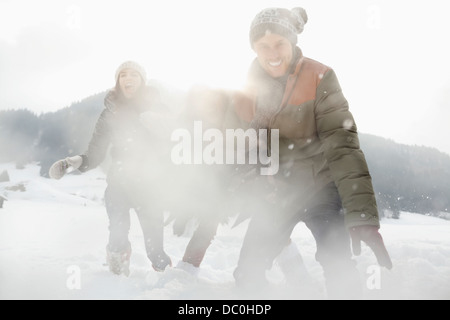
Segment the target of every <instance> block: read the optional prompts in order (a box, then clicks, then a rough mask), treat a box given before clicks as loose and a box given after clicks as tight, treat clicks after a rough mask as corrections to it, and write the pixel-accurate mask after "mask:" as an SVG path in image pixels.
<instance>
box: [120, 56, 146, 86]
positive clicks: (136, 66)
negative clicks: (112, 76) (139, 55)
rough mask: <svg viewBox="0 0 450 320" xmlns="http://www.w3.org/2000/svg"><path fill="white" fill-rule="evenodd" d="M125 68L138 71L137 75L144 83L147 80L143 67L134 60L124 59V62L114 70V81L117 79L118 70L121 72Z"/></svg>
mask: <svg viewBox="0 0 450 320" xmlns="http://www.w3.org/2000/svg"><path fill="white" fill-rule="evenodd" d="M125 69H133V70H135V71H137V72H138V73H139V75H140V76H141V78H142V81H143V82H144V84H145V83H146V82H147V73H146V72H145V69H144V68H143V67H142V66H141V65H140V64H139V63H137V62H135V61H131V60H129V61H125V62H124V63H122V64H121V65H120V66H119V67H118V68H117V70H116V83H117V80H119V74H120V72H122V71H123V70H125Z"/></svg>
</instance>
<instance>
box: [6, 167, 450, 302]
mask: <svg viewBox="0 0 450 320" xmlns="http://www.w3.org/2000/svg"><path fill="white" fill-rule="evenodd" d="M3 170H7V171H8V173H9V176H10V180H11V181H9V182H3V183H0V194H1V193H2V192H3V193H5V195H6V197H7V198H8V200H7V201H5V203H4V205H3V208H2V209H0V299H173V300H175V299H186V300H190V299H196V300H199V299H227V300H229V299H324V298H325V295H324V289H323V288H324V284H323V277H322V273H321V268H320V266H319V264H318V263H317V262H316V261H315V259H314V254H315V243H314V240H313V237H312V235H311V233H310V231H309V230H308V229H307V228H306V227H305V225H304V224H299V225H298V226H297V227H296V229H295V230H294V233H293V236H292V239H293V241H294V242H295V244H296V245H297V246H298V247H299V249H300V250H301V253H302V255H303V257H304V260H305V264H306V267H307V268H308V271H309V272H310V274H311V275H312V276H313V278H314V281H315V285H314V287H313V288H289V287H288V286H286V285H285V283H284V282H283V281H284V279H283V276H282V274H281V272H280V270H279V268H278V266H277V265H276V264H275V265H274V267H273V268H272V270H270V271H269V272H268V274H267V275H268V278H269V280H270V282H271V283H272V287H271V290H270V292H259V293H246V294H243V293H242V292H239V291H238V290H237V289H236V288H235V286H234V280H233V276H232V272H233V270H234V268H235V265H236V262H237V258H238V254H239V250H240V245H241V243H242V239H243V236H244V233H245V230H246V224H245V223H244V224H241V225H239V226H238V227H237V228H231V225H232V223H230V225H222V226H221V227H220V228H219V231H218V234H217V237H216V239H215V241H214V242H213V244H212V245H211V247H210V249H209V250H208V252H207V254H206V257H205V260H204V263H203V265H202V267H201V269H200V272H199V274H198V276H193V275H191V274H189V273H187V272H185V271H182V270H179V269H176V268H170V269H168V270H166V271H165V272H164V273H156V272H155V271H153V269H152V268H151V266H150V262H149V261H148V259H147V257H146V254H145V250H144V244H143V240H142V235H141V231H140V228H139V225H138V221H137V218H136V216H135V215H132V226H131V232H130V240H131V242H132V246H133V254H132V257H131V266H130V269H131V274H130V277H128V278H126V277H124V276H115V275H112V274H111V273H110V272H109V271H108V268H107V267H106V266H105V265H104V262H105V246H106V241H107V235H108V230H107V216H106V211H105V208H104V204H103V192H104V188H105V186H106V182H105V176H104V174H103V173H102V171H100V169H99V170H94V171H91V172H88V173H86V174H83V175H68V176H66V177H65V178H64V179H62V180H59V181H55V180H49V179H46V178H43V177H40V176H39V170H40V168H39V167H38V166H37V165H28V166H26V167H25V169H23V170H17V169H16V168H15V167H14V165H13V164H0V171H3ZM381 232H382V235H383V237H384V239H385V243H386V246H387V248H388V250H389V251H390V253H391V256H392V260H393V263H394V268H393V270H391V271H387V270H385V269H377V267H376V265H375V264H376V262H375V258H374V256H373V254H372V253H371V251H370V250H369V249H368V248H367V247H363V252H362V255H361V256H359V257H355V259H356V261H357V263H358V269H359V271H360V274H361V278H362V279H363V283H364V284H366V285H365V288H364V294H365V298H366V299H450V221H445V220H442V219H438V218H434V217H428V216H424V215H419V214H414V213H406V212H402V214H401V216H400V219H399V220H393V219H383V220H382V227H381ZM188 240H189V237H188V236H183V237H176V236H174V235H173V234H172V229H171V226H170V225H169V226H167V227H166V229H165V246H166V250H167V252H168V254H169V255H170V256H171V257H172V260H173V262H174V265H176V263H177V262H178V261H179V260H180V259H181V257H182V255H183V252H184V248H185V246H186V244H187V242H188ZM378 272H379V273H378Z"/></svg>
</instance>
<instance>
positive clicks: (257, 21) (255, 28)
mask: <svg viewBox="0 0 450 320" xmlns="http://www.w3.org/2000/svg"><path fill="white" fill-rule="evenodd" d="M306 22H308V15H307V14H306V11H305V9H303V8H294V9H292V10H288V9H284V8H267V9H264V10H262V11H261V12H260V13H258V14H257V15H256V17H255V18H254V19H253V21H252V24H251V27H250V44H251V45H252V46H253V43H254V42H255V41H257V40H258V39H260V38H261V37H263V36H264V35H265V34H266V33H267V32H268V31H270V32H272V33H276V34H279V35H280V36H283V37H285V38H286V39H288V40H289V41H290V42H291V44H292V45H294V46H295V45H296V44H297V35H298V34H300V33H302V32H303V28H304V26H305V24H306Z"/></svg>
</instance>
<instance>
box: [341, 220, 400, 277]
mask: <svg viewBox="0 0 450 320" xmlns="http://www.w3.org/2000/svg"><path fill="white" fill-rule="evenodd" d="M378 229H379V227H377V226H370V225H366V226H357V227H352V228H350V230H349V232H350V237H351V239H352V249H353V254H354V255H356V256H359V255H360V254H361V241H364V242H365V243H366V244H367V245H368V246H369V247H370V249H372V251H373V252H374V253H375V256H376V258H377V261H378V264H379V265H380V266H382V267H386V268H387V269H392V261H391V257H390V256H389V253H388V252H387V250H386V247H385V246H384V242H383V238H382V237H381V234H380V233H379V232H378Z"/></svg>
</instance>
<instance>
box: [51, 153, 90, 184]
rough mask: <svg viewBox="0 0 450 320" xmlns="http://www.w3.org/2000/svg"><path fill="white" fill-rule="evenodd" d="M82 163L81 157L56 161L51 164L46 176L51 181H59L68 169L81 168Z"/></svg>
mask: <svg viewBox="0 0 450 320" xmlns="http://www.w3.org/2000/svg"><path fill="white" fill-rule="evenodd" d="M82 163H83V158H82V157H81V156H74V157H68V158H65V159H62V160H58V161H56V162H55V163H54V164H52V166H51V167H50V170H49V171H48V175H49V176H50V178H52V179H56V180H59V179H61V178H62V177H63V176H64V175H65V174H66V173H67V170H68V169H69V167H72V168H73V169H74V170H76V169H78V168H79V167H80V166H81V164H82Z"/></svg>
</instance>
